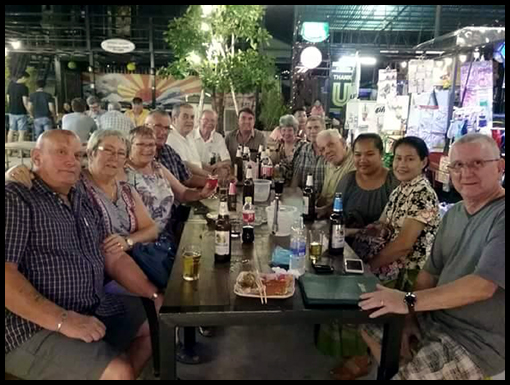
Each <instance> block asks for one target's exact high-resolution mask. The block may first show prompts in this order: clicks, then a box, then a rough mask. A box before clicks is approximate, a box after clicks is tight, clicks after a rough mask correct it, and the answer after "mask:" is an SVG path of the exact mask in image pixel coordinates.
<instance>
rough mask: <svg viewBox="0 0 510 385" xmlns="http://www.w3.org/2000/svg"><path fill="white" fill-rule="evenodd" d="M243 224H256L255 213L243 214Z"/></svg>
mask: <svg viewBox="0 0 510 385" xmlns="http://www.w3.org/2000/svg"><path fill="white" fill-rule="evenodd" d="M243 222H244V223H253V222H255V212H254V211H245V212H243Z"/></svg>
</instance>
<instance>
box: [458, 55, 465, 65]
mask: <svg viewBox="0 0 510 385" xmlns="http://www.w3.org/2000/svg"><path fill="white" fill-rule="evenodd" d="M459 60H460V62H461V63H465V62H466V60H467V55H459Z"/></svg>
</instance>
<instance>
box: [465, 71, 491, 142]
mask: <svg viewBox="0 0 510 385" xmlns="http://www.w3.org/2000/svg"><path fill="white" fill-rule="evenodd" d="M460 80H461V87H460V97H461V106H462V107H465V108H472V109H478V113H477V116H476V119H475V121H474V122H472V124H473V128H474V132H481V133H483V134H487V135H491V129H492V100H493V68H492V61H477V62H472V63H468V64H465V65H463V66H462V68H461V70H460Z"/></svg>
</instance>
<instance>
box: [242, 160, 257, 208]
mask: <svg viewBox="0 0 510 385" xmlns="http://www.w3.org/2000/svg"><path fill="white" fill-rule="evenodd" d="M254 196H255V185H254V183H253V171H252V169H251V166H248V169H247V170H246V178H245V180H244V186H243V205H244V204H245V203H246V198H251V201H252V202H253V200H254Z"/></svg>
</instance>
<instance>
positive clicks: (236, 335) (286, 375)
mask: <svg viewBox="0 0 510 385" xmlns="http://www.w3.org/2000/svg"><path fill="white" fill-rule="evenodd" d="M197 342H198V344H199V351H200V352H202V354H203V356H204V357H205V361H206V362H204V363H202V364H200V365H181V364H178V367H177V373H178V377H179V378H180V379H182V380H331V376H330V374H329V371H330V370H331V369H332V368H333V367H335V366H336V365H337V364H338V360H337V359H335V358H332V357H328V356H324V355H323V354H321V353H320V352H319V351H318V350H317V349H316V348H315V346H314V343H313V326H312V325H289V326H271V327H267V326H261V327H253V326H250V327H244V326H243V327H228V328H225V329H221V330H219V331H218V335H217V336H215V337H213V338H204V337H202V336H201V335H200V334H197ZM370 378H374V379H375V371H373V373H372V374H371V375H370V376H368V378H365V379H370ZM140 379H142V380H154V379H155V378H154V377H153V375H152V363H150V364H149V365H147V367H146V368H145V370H144V372H143V373H142V376H141V378H140Z"/></svg>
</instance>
